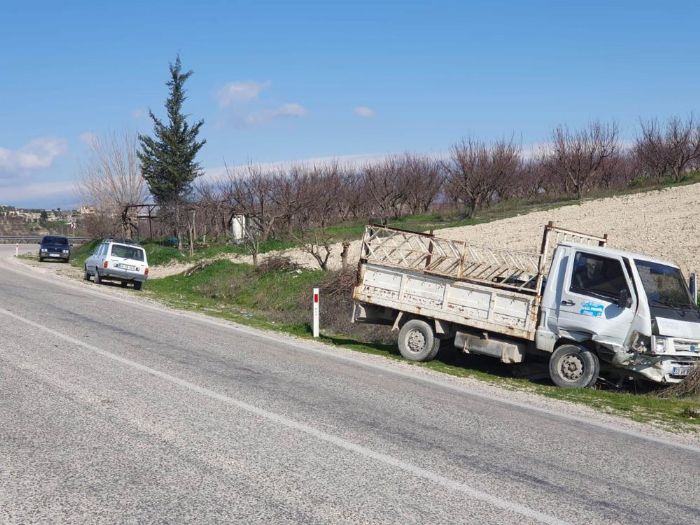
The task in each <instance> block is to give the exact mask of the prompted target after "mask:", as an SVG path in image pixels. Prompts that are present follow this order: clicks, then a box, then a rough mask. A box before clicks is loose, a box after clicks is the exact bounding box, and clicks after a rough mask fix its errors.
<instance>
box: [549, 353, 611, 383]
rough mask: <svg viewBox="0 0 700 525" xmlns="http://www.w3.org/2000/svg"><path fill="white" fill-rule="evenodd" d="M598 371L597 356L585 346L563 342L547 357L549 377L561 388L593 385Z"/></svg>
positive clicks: (598, 362)
mask: <svg viewBox="0 0 700 525" xmlns="http://www.w3.org/2000/svg"><path fill="white" fill-rule="evenodd" d="M599 373H600V361H599V360H598V356H597V355H595V354H594V353H593V352H592V351H591V350H589V349H588V348H586V347H585V346H581V345H577V344H565V345H561V346H560V347H559V348H557V349H556V350H555V351H554V352H553V353H552V356H551V357H550V358H549V377H551V378H552V381H553V382H554V384H555V385H557V386H560V387H562V388H586V387H589V386H593V385H595V383H596V381H597V380H598V374H599Z"/></svg>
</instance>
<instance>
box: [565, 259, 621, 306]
mask: <svg viewBox="0 0 700 525" xmlns="http://www.w3.org/2000/svg"><path fill="white" fill-rule="evenodd" d="M569 290H570V291H572V292H574V293H579V294H582V295H589V296H593V297H602V298H604V299H607V300H610V301H616V300H617V299H618V298H619V297H620V291H622V290H627V292H628V294H629V288H628V286H627V279H625V274H624V272H623V271H622V264H620V261H618V260H617V259H610V258H608V257H601V256H600V255H593V254H591V253H584V252H577V253H576V257H575V258H574V270H573V272H572V274H571V283H570V287H569Z"/></svg>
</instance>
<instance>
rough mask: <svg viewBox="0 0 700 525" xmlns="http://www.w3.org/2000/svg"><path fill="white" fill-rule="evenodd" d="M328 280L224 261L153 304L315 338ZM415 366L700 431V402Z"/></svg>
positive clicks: (157, 286)
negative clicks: (316, 303)
mask: <svg viewBox="0 0 700 525" xmlns="http://www.w3.org/2000/svg"><path fill="white" fill-rule="evenodd" d="M323 279H324V273H323V272H320V271H311V270H305V271H273V272H266V273H260V272H258V271H256V270H255V269H254V268H253V267H251V266H249V265H245V264H234V263H232V262H230V261H225V260H220V261H216V262H213V263H212V264H210V265H208V266H206V267H205V268H203V269H202V270H200V271H198V272H196V273H194V274H193V275H192V276H190V277H185V276H184V275H175V276H171V277H166V278H163V279H153V280H150V281H149V282H148V284H147V286H146V290H147V293H148V294H149V295H150V296H151V297H153V298H155V299H158V300H160V301H162V302H164V303H166V304H168V305H170V306H173V307H176V308H181V309H186V310H193V311H200V312H202V313H205V314H207V315H212V316H215V317H220V318H224V319H229V320H233V321H236V322H239V323H243V324H247V325H251V326H254V327H257V328H263V329H272V330H276V331H280V332H283V333H287V334H290V335H294V336H297V337H302V338H310V337H311V328H310V324H309V320H310V308H309V309H306V307H305V306H304V302H303V299H304V298H305V297H306V296H309V295H310V293H311V289H312V288H313V287H314V286H318V285H319V284H321V283H322V281H323ZM300 305H301V306H300ZM320 340H321V341H322V342H325V343H327V344H331V345H335V346H340V347H343V348H347V349H350V350H353V351H358V352H363V353H370V354H375V355H381V356H384V357H386V358H389V359H397V360H402V358H401V356H400V354H399V352H398V350H397V348H396V345H395V344H386V343H380V342H361V341H358V340H357V338H356V337H355V336H354V335H353V334H352V333H349V334H337V333H329V332H328V331H327V330H324V331H323V334H322V336H321V338H320ZM411 364H412V365H413V366H418V367H424V368H428V369H431V370H435V371H438V372H441V373H445V374H449V375H453V376H457V377H469V378H473V379H478V380H480V381H485V382H488V383H491V384H495V385H498V386H500V387H502V388H507V389H512V390H519V391H527V392H532V393H536V394H539V395H542V396H545V397H550V398H553V399H560V400H564V401H569V402H573V403H577V404H582V405H586V406H590V407H593V408H595V409H597V410H599V411H602V412H606V413H611V414H616V415H621V416H624V417H628V418H630V419H633V420H635V421H639V422H646V423H654V424H655V425H657V426H661V427H663V428H665V429H667V430H671V431H693V432H697V431H700V417H699V416H698V415H699V414H700V399H698V398H691V399H662V398H659V397H657V396H655V395H653V394H643V395H634V394H629V393H620V392H613V391H606V390H593V389H561V388H557V387H554V386H551V384H549V383H548V381H547V380H546V379H544V380H538V379H519V378H516V377H513V376H512V370H513V368H510V367H508V366H507V365H503V364H501V363H500V362H498V361H497V360H494V359H491V358H486V357H480V356H471V355H470V356H467V355H465V354H462V353H460V352H458V351H457V350H455V349H451V348H446V349H443V351H442V352H441V353H440V356H439V358H438V359H437V360H435V361H432V362H429V363H411Z"/></svg>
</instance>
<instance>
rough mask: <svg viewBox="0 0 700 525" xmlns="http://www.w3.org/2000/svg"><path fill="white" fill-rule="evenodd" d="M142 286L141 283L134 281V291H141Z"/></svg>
mask: <svg viewBox="0 0 700 525" xmlns="http://www.w3.org/2000/svg"><path fill="white" fill-rule="evenodd" d="M142 286H143V283H142V282H141V281H134V290H140V289H141V287H142Z"/></svg>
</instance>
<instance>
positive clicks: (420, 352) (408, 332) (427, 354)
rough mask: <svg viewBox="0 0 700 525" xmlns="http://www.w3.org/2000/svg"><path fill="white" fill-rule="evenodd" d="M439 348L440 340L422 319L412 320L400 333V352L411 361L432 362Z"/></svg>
mask: <svg viewBox="0 0 700 525" xmlns="http://www.w3.org/2000/svg"><path fill="white" fill-rule="evenodd" d="M439 348H440V340H439V339H438V338H437V337H435V334H434V333H433V329H432V328H431V327H430V325H429V324H428V323H426V322H425V321H423V320H421V319H411V320H410V321H408V322H407V323H406V324H404V325H403V326H402V327H401V330H400V331H399V351H400V352H401V355H402V356H403V357H404V358H406V359H408V360H409V361H430V360H431V359H432V358H434V357H435V356H436V355H437V351H438V350H439Z"/></svg>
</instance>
